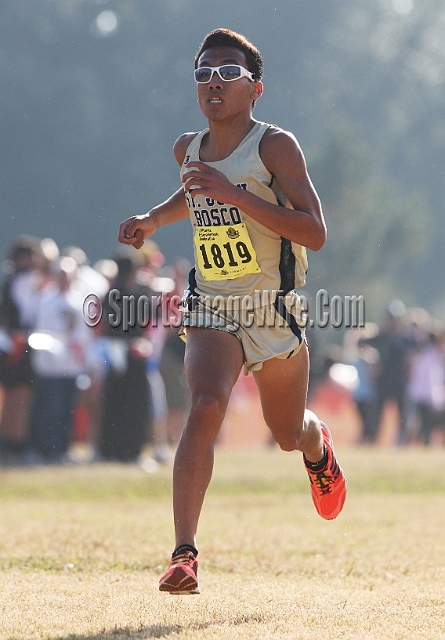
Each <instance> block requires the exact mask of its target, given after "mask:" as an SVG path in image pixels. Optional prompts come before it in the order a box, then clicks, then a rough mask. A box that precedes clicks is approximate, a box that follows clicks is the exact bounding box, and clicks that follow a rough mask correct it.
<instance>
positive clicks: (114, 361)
mask: <svg viewBox="0 0 445 640" xmlns="http://www.w3.org/2000/svg"><path fill="white" fill-rule="evenodd" d="M131 251H132V252H133V255H132V254H130V253H129V252H128V253H127V254H122V255H119V256H117V257H116V259H115V262H116V264H117V267H118V272H117V276H116V280H115V282H114V285H113V286H112V287H111V290H115V291H117V295H116V296H115V297H114V298H113V300H112V299H111V297H110V296H109V295H106V296H105V299H104V312H103V321H102V322H103V324H102V327H103V335H104V339H103V340H102V344H103V349H104V357H105V360H106V362H107V367H108V368H107V371H106V374H105V380H104V385H103V405H102V415H101V428H100V442H99V450H100V454H101V455H102V457H103V458H104V459H105V460H118V461H121V462H137V460H138V458H139V456H140V454H141V452H142V449H143V447H144V445H145V444H146V442H147V438H148V428H149V419H150V418H151V416H150V413H149V409H150V406H151V402H150V388H149V384H148V379H147V374H146V367H147V358H148V357H149V355H150V354H151V353H152V347H151V343H150V342H149V341H148V340H147V339H146V338H145V337H144V333H145V330H144V327H142V326H141V324H140V323H139V322H137V319H136V318H134V322H131V323H127V325H124V319H125V318H127V319H129V316H128V314H129V313H130V306H131V305H133V310H134V309H135V308H136V307H137V305H138V301H139V300H140V298H141V297H142V296H146V297H147V299H148V300H151V296H152V291H151V289H149V288H148V287H147V286H145V285H141V284H140V283H139V282H138V281H137V271H138V264H137V262H136V260H137V254H136V252H135V251H134V250H133V249H132V250H131ZM116 309H118V311H116ZM124 311H125V313H124ZM146 311H147V315H148V317H147V318H146V321H147V324H148V322H149V319H150V317H149V316H150V314H151V313H152V309H151V308H150V305H148V308H147V309H146ZM119 314H120V318H119ZM110 318H111V319H112V320H110ZM113 324H114V325H115V326H113Z"/></svg>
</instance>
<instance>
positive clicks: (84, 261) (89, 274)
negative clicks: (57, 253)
mask: <svg viewBox="0 0 445 640" xmlns="http://www.w3.org/2000/svg"><path fill="white" fill-rule="evenodd" d="M61 255H62V256H68V257H70V258H72V259H73V260H74V261H75V262H76V264H77V266H78V275H77V280H76V286H77V287H78V288H79V291H80V292H81V293H82V295H83V296H86V295H87V294H88V293H95V294H96V295H97V296H99V298H103V297H104V296H105V294H106V293H107V291H108V288H109V282H108V280H107V278H106V277H105V276H104V275H103V274H102V273H99V271H97V270H96V269H93V268H92V267H90V265H89V261H88V258H87V255H86V253H85V251H84V250H83V249H81V248H80V247H76V246H71V247H65V248H64V249H62V251H61Z"/></svg>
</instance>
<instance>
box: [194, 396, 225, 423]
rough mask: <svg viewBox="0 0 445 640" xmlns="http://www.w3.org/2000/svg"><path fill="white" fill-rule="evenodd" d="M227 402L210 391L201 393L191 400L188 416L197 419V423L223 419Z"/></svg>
mask: <svg viewBox="0 0 445 640" xmlns="http://www.w3.org/2000/svg"><path fill="white" fill-rule="evenodd" d="M226 406H227V402H226V401H225V400H224V399H223V398H221V397H219V396H218V394H216V393H212V392H210V391H202V392H200V393H199V394H197V395H196V396H195V397H194V398H193V400H192V409H191V411H190V416H191V417H192V416H193V417H194V418H197V419H198V421H201V420H203V421H205V422H213V421H214V420H218V419H221V420H222V419H223V418H224V414H225V410H226Z"/></svg>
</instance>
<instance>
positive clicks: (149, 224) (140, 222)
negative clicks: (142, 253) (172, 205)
mask: <svg viewBox="0 0 445 640" xmlns="http://www.w3.org/2000/svg"><path fill="white" fill-rule="evenodd" d="M155 231H156V226H155V224H154V221H153V219H152V218H151V217H150V216H149V215H148V216H147V215H143V216H132V217H131V218H128V220H125V221H124V222H122V223H121V225H120V227H119V237H118V240H119V242H122V244H131V245H133V247H134V248H135V249H140V248H141V247H142V245H143V244H144V240H145V238H148V237H149V236H151V235H153V233H154V232H155Z"/></svg>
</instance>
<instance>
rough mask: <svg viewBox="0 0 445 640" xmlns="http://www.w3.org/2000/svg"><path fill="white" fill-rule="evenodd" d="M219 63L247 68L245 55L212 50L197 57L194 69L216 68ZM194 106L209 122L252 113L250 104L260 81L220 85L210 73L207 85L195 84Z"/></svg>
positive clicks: (231, 49) (258, 92)
mask: <svg viewBox="0 0 445 640" xmlns="http://www.w3.org/2000/svg"><path fill="white" fill-rule="evenodd" d="M223 64H240V65H241V66H243V67H244V68H245V69H247V68H248V67H247V60H246V56H245V54H244V53H243V52H242V51H240V50H239V49H235V48H234V47H213V48H211V49H207V50H206V51H204V53H203V54H202V55H201V56H200V57H199V61H198V67H219V66H221V65H223ZM196 87H197V91H198V104H199V106H200V107H201V111H202V112H203V114H204V115H205V116H206V118H208V119H209V120H223V119H225V118H227V117H230V116H233V115H236V114H237V113H239V112H242V111H245V110H247V111H248V113H250V112H251V110H252V101H253V100H256V99H257V98H259V97H260V95H261V91H262V84H261V82H252V81H251V80H249V79H248V78H247V77H243V78H240V79H239V80H234V81H232V82H224V80H221V78H220V77H219V75H218V74H217V73H214V74H213V76H212V79H211V80H210V82H207V83H206V84H197V85H196Z"/></svg>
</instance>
